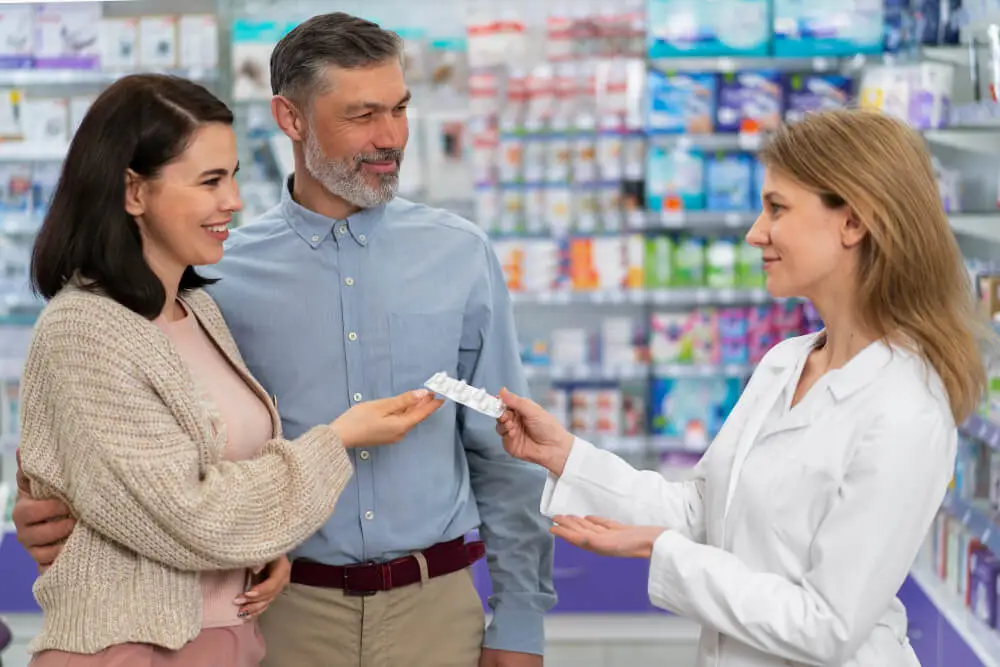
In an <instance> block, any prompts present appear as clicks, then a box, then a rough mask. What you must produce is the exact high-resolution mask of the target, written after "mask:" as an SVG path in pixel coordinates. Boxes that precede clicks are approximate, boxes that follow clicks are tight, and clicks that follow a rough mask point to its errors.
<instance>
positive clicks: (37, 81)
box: [0, 69, 219, 87]
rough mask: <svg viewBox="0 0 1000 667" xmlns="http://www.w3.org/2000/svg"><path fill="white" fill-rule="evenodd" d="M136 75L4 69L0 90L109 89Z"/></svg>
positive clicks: (213, 73) (205, 77) (212, 75)
mask: <svg viewBox="0 0 1000 667" xmlns="http://www.w3.org/2000/svg"><path fill="white" fill-rule="evenodd" d="M132 73H133V72H103V71H100V70H83V69H0V86H21V87H30V86H57V85H73V86H77V85H88V86H106V85H108V84H111V83H114V82H115V81H117V80H118V79H120V78H122V77H123V76H127V75H128V74H132ZM142 73H143V74H152V73H159V74H173V75H176V76H181V77H184V78H185V79H190V80H192V81H198V82H201V83H212V82H215V81H217V80H218V79H219V73H218V71H217V70H214V69H180V70H148V71H143V72H142Z"/></svg>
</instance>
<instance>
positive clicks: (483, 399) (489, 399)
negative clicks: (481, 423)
mask: <svg viewBox="0 0 1000 667" xmlns="http://www.w3.org/2000/svg"><path fill="white" fill-rule="evenodd" d="M424 386H425V387H427V388H428V389H430V390H431V391H433V392H434V393H435V394H440V395H441V396H444V397H445V398H447V399H450V400H452V401H455V402H456V403H460V404H462V405H464V406H466V407H469V408H472V409H473V410H475V411H476V412H481V413H483V414H484V415H487V416H489V417H493V418H494V419H497V418H498V417H500V415H502V414H503V413H504V410H506V409H507V406H506V405H504V404H503V401H501V400H500V399H499V398H497V397H496V396H493V395H491V394H488V393H487V392H486V390H485V389H477V388H476V387H472V386H470V385H469V384H467V383H466V382H465V381H464V380H456V379H455V378H453V377H449V375H448V374H447V373H446V372H444V371H441V372H440V373H435V374H434V375H432V376H431V378H430V379H429V380H427V382H425V383H424Z"/></svg>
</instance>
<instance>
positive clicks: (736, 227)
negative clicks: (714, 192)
mask: <svg viewBox="0 0 1000 667" xmlns="http://www.w3.org/2000/svg"><path fill="white" fill-rule="evenodd" d="M758 215H759V213H758V212H757V211H649V212H648V213H647V214H646V215H645V216H644V217H643V218H642V223H643V225H644V226H643V229H667V230H684V231H690V232H701V231H705V232H708V231H730V232H740V233H742V232H744V231H746V230H747V229H749V228H750V226H751V225H753V223H754V221H755V220H756V219H757V216H758Z"/></svg>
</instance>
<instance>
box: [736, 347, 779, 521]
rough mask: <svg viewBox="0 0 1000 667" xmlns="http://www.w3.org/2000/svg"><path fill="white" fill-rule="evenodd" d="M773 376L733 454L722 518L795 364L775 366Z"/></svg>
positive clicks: (761, 390)
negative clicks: (748, 458)
mask: <svg viewBox="0 0 1000 667" xmlns="http://www.w3.org/2000/svg"><path fill="white" fill-rule="evenodd" d="M772 371H773V372H774V376H773V378H771V382H770V384H769V385H766V386H764V387H761V389H760V398H759V399H758V400H756V401H755V402H754V406H753V414H751V415H750V418H749V419H748V420H747V422H746V426H745V427H744V428H743V432H742V433H741V434H740V436H739V439H738V440H737V443H736V454H735V455H734V456H733V469H732V470H731V471H730V473H729V488H728V489H727V491H726V505H725V510H724V511H723V513H722V520H723V521H725V520H726V517H727V516H729V505H730V504H731V503H732V502H733V494H734V493H735V492H736V484H737V483H738V482H739V480H740V472H741V471H742V470H743V463H744V462H745V461H746V460H747V455H748V454H749V453H750V449H751V448H752V447H753V444H754V442H755V441H756V440H757V435H758V434H759V433H760V429H761V427H762V426H763V425H764V420H765V419H767V416H768V415H769V414H770V413H771V409H772V408H774V402H775V401H777V400H778V397H780V396H781V394H782V391H783V390H784V388H785V386H786V385H787V384H788V382H789V380H791V377H792V373H794V372H795V366H794V364H793V365H789V366H786V367H784V368H774V369H772Z"/></svg>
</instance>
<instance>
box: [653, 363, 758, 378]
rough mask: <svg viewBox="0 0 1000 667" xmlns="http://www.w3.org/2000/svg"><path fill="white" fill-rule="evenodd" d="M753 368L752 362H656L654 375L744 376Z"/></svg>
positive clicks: (667, 376) (686, 376)
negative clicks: (712, 363)
mask: <svg viewBox="0 0 1000 667" xmlns="http://www.w3.org/2000/svg"><path fill="white" fill-rule="evenodd" d="M753 369H754V367H753V365H751V364H719V365H711V364H710V365H697V364H654V365H653V369H652V375H653V377H659V378H711V377H738V378H744V377H748V376H749V375H750V374H751V373H753Z"/></svg>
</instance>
